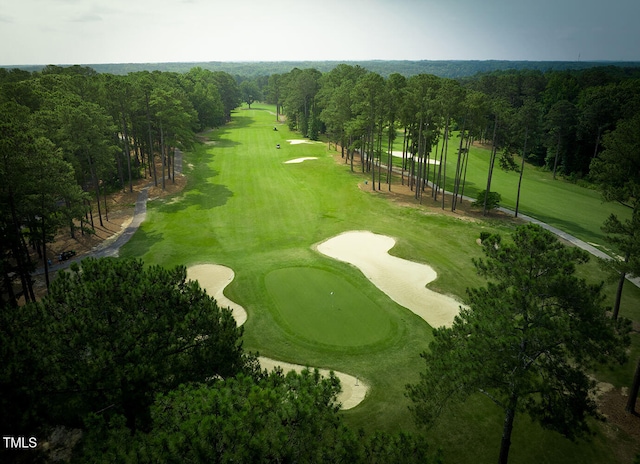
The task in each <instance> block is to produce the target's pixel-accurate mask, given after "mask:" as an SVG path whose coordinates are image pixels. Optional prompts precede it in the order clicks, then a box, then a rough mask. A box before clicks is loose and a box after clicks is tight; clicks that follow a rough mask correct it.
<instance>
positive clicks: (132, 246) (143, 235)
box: [119, 228, 164, 258]
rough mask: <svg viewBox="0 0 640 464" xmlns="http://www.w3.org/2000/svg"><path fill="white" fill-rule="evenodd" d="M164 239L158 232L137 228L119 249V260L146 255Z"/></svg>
mask: <svg viewBox="0 0 640 464" xmlns="http://www.w3.org/2000/svg"><path fill="white" fill-rule="evenodd" d="M163 239H164V237H163V234H162V233H160V232H154V231H152V232H148V231H146V230H144V229H142V228H139V229H138V230H137V231H136V233H135V234H134V235H133V237H131V240H129V241H128V242H127V243H125V244H124V245H123V246H122V248H120V251H119V256H120V257H121V258H135V257H139V256H144V255H146V254H147V253H148V252H149V251H150V250H151V247H152V246H153V245H155V244H156V243H159V242H161V241H162V240H163Z"/></svg>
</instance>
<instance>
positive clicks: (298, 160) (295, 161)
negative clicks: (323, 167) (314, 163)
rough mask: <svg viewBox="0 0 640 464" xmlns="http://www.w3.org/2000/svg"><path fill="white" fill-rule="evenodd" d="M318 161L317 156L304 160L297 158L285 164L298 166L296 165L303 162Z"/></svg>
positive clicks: (306, 157) (307, 157)
mask: <svg viewBox="0 0 640 464" xmlns="http://www.w3.org/2000/svg"><path fill="white" fill-rule="evenodd" d="M317 159H318V158H317V157H316V156H305V157H304V158H296V159H292V160H289V161H285V162H284V164H296V163H302V162H303V161H307V160H317Z"/></svg>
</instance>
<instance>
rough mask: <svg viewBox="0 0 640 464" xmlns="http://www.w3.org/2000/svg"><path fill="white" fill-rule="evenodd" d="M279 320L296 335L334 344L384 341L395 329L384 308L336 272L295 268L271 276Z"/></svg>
mask: <svg viewBox="0 0 640 464" xmlns="http://www.w3.org/2000/svg"><path fill="white" fill-rule="evenodd" d="M265 284H266V287H267V291H268V292H269V295H270V296H271V297H272V298H273V300H274V303H275V308H276V311H277V314H278V316H279V317H278V318H277V320H278V322H280V323H282V325H283V326H284V327H285V328H286V329H287V330H288V331H290V332H291V333H292V334H293V336H295V337H301V338H302V339H303V340H305V341H306V340H309V341H312V342H317V343H320V344H324V345H328V347H332V346H337V347H346V346H348V347H355V346H363V345H371V344H375V343H380V342H382V341H384V340H385V339H386V338H388V337H389V336H390V334H391V331H392V323H391V320H390V318H389V316H388V314H387V312H386V310H385V309H384V308H382V307H381V306H380V305H378V304H377V303H376V302H374V301H372V300H371V299H369V298H368V297H367V296H366V295H364V294H363V293H362V292H361V291H360V290H359V289H358V288H357V287H356V286H354V285H352V284H351V283H350V282H347V281H346V280H345V279H344V278H342V277H340V276H338V275H336V274H335V273H333V272H327V271H324V270H322V269H316V268H311V267H289V268H285V269H277V270H275V271H272V272H270V273H269V274H267V276H266V279H265Z"/></svg>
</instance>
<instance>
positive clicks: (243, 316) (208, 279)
mask: <svg viewBox="0 0 640 464" xmlns="http://www.w3.org/2000/svg"><path fill="white" fill-rule="evenodd" d="M234 277H235V274H234V272H233V270H232V269H230V268H228V267H226V266H221V265H219V264H197V265H195V266H190V267H188V268H187V279H190V280H197V281H198V283H199V284H200V286H201V287H202V288H203V289H205V290H206V291H207V293H208V294H209V295H211V296H212V297H213V298H215V300H216V301H217V302H218V306H220V307H221V308H226V307H229V308H230V309H231V311H232V314H233V318H234V319H235V320H236V324H238V325H242V324H244V323H245V322H247V311H246V310H245V309H244V308H243V307H242V306H240V305H239V304H237V303H235V302H233V301H231V300H230V299H229V298H227V297H226V296H224V293H223V292H224V289H225V287H226V286H227V285H229V284H230V283H231V281H232V280H233V278H234Z"/></svg>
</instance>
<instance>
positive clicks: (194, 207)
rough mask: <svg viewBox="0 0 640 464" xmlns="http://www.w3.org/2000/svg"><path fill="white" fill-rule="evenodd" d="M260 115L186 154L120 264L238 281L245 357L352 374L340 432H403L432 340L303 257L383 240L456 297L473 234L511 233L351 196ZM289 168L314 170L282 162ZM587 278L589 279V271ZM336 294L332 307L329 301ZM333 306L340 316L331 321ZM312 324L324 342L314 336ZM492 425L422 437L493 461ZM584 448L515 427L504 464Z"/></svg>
mask: <svg viewBox="0 0 640 464" xmlns="http://www.w3.org/2000/svg"><path fill="white" fill-rule="evenodd" d="M272 110H273V109H272V108H270V107H266V106H265V107H257V108H254V109H252V110H240V111H237V112H236V113H234V115H233V122H232V123H230V124H229V125H228V126H226V127H224V128H222V129H219V130H215V131H212V132H211V133H209V134H207V135H208V137H209V138H210V140H211V142H212V143H210V144H203V145H200V146H198V147H196V149H195V150H194V151H193V152H191V153H187V154H185V160H184V162H183V166H185V172H186V174H187V177H188V183H187V187H186V189H185V191H184V192H183V193H181V194H180V195H177V196H175V197H174V198H171V199H168V200H153V201H150V202H149V210H148V215H147V220H146V221H145V222H144V223H143V225H142V227H141V228H140V230H139V231H138V232H137V233H136V234H135V236H134V237H133V239H132V240H131V241H130V242H129V243H128V244H127V245H126V246H125V247H124V248H123V249H122V250H121V256H136V257H142V258H143V259H144V260H145V262H147V263H149V264H161V265H163V266H174V265H177V264H184V265H187V266H188V265H191V264H196V263H218V264H223V265H226V266H229V267H231V268H232V269H233V270H234V271H235V273H236V278H235V279H234V281H233V282H232V283H231V284H230V285H229V286H228V287H227V288H226V290H225V294H226V295H227V296H228V297H229V298H231V299H232V300H234V301H236V302H238V303H239V304H241V305H243V306H244V307H245V308H246V309H247V311H248V314H249V318H248V320H247V323H246V324H245V334H244V347H245V348H246V349H248V350H250V351H259V352H260V354H262V355H266V356H270V357H273V358H276V359H281V360H283V361H289V362H294V363H300V364H305V365H310V366H316V367H323V368H330V369H335V370H339V371H343V372H346V373H349V374H352V375H355V376H357V377H358V378H360V379H363V380H364V381H365V382H367V383H368V384H369V385H371V387H372V388H371V390H370V393H369V395H368V397H367V399H366V400H365V401H364V402H363V403H362V404H361V405H360V406H358V407H356V408H354V409H353V410H349V411H345V412H343V415H344V418H345V420H346V421H347V422H348V423H349V424H350V425H352V426H354V427H362V428H364V429H365V430H368V431H374V430H387V431H398V430H409V431H415V426H414V424H413V420H412V418H411V416H410V414H409V413H408V409H407V407H408V406H409V401H408V400H407V398H406V397H405V385H406V384H407V383H414V382H416V381H417V380H418V376H419V372H420V371H421V370H422V369H423V368H424V366H423V362H422V360H421V358H420V357H419V354H420V353H421V352H422V351H424V350H425V349H427V347H428V344H429V342H430V341H431V340H432V334H431V328H430V327H429V326H428V324H426V323H425V322H424V321H423V320H422V319H420V318H418V317H417V316H415V315H414V314H413V313H411V312H410V311H408V310H406V309H405V308H402V307H400V306H399V305H397V304H396V303H394V302H393V301H391V300H390V299H389V298H388V297H387V296H386V295H384V294H383V293H382V292H380V291H379V290H378V289H377V288H376V287H374V286H373V285H372V284H371V283H370V282H369V281H368V280H367V279H366V278H365V277H364V276H363V275H362V273H361V272H360V271H358V270H357V269H355V268H354V267H352V266H350V265H348V264H345V263H342V262H338V261H335V260H332V259H330V258H327V257H325V256H323V255H321V254H319V253H317V252H316V251H314V249H313V245H314V244H317V243H319V242H321V241H323V240H326V239H327V238H330V237H332V236H334V235H337V234H338V233H341V232H344V231H347V230H371V231H372V232H375V233H381V234H386V235H390V236H392V237H395V238H396V240H397V244H396V246H395V247H394V248H393V249H392V250H391V253H392V254H394V255H397V256H400V257H402V258H405V259H410V260H413V261H418V262H424V263H427V264H429V265H431V266H432V267H433V268H434V269H435V270H436V272H438V279H437V280H436V281H435V282H433V283H432V284H430V288H434V289H437V290H439V291H443V292H446V293H449V294H453V295H456V296H457V297H459V298H463V297H464V295H465V289H466V288H468V287H476V286H480V285H483V284H484V280H482V279H480V278H479V277H478V276H477V275H476V274H475V271H474V268H473V265H472V263H471V259H472V258H478V257H481V249H480V247H478V245H477V244H476V239H477V238H478V236H479V234H480V231H489V232H499V233H502V234H503V235H508V234H509V232H510V231H511V230H512V229H513V227H514V225H513V223H511V222H503V221H497V220H495V219H494V220H487V221H470V220H464V219H463V218H461V217H456V216H446V215H440V214H434V213H433V212H430V211H427V210H425V209H424V208H423V207H421V206H419V205H417V204H403V205H400V204H397V203H394V202H391V201H389V198H388V197H387V196H386V194H385V193H384V192H376V193H372V192H371V190H370V186H369V188H365V187H363V186H362V184H363V181H364V180H365V179H368V176H365V177H363V176H362V175H361V174H358V173H351V172H350V170H349V167H348V166H344V165H342V164H340V163H336V162H335V161H334V159H333V156H334V154H335V153H336V152H334V151H328V149H327V147H326V145H324V144H297V145H292V144H289V143H288V142H287V140H288V139H299V138H300V136H299V135H298V134H295V133H291V132H290V131H288V130H287V128H286V126H284V125H279V124H277V123H275V121H274V120H275V116H274V115H273V114H272V112H271V111H272ZM274 125H277V127H278V131H274V130H273V126H274ZM278 143H279V144H280V145H281V149H279V150H278V149H276V144H278ZM299 157H317V158H318V159H316V160H311V161H305V162H303V163H300V164H285V163H284V161H287V160H290V159H294V158H299ZM189 166H192V167H189ZM585 272H586V273H587V274H588V275H589V276H591V277H594V278H597V277H598V269H597V266H596V265H595V263H592V264H590V267H588V269H587V270H586V271H585ZM338 282H344V286H339V284H338ZM294 286H297V288H296V290H295V291H294V290H293V287H294ZM607 288H608V292H609V294H613V292H612V291H611V289H612V286H611V285H610V286H608V287H607ZM336 289H337V290H336ZM331 291H333V292H334V295H331ZM346 293H348V294H349V295H346ZM338 295H339V300H340V301H337V302H336V301H333V302H332V298H331V297H332V296H338ZM335 299H338V298H335ZM625 301H626V302H625V306H624V307H623V310H622V311H623V314H624V313H625V311H630V310H631V308H637V307H638V306H640V305H638V303H639V302H640V295H638V294H637V293H634V291H633V290H630V289H629V286H628V287H627V289H626V290H625ZM334 305H336V306H338V307H339V308H340V310H341V311H343V312H345V314H342V315H337V314H336V313H337V309H336V307H334ZM330 311H334V312H333V313H331V312H330ZM312 313H314V314H312ZM325 316H326V317H325ZM307 317H310V318H311V317H313V318H316V321H317V322H316V323H315V324H313V323H312V322H311V320H310V319H309V320H307ZM358 318H364V319H365V320H363V321H362V324H363V325H359V324H354V321H356V320H357V319H358ZM367 318H369V319H371V320H370V321H366V319H367ZM372 322H373V323H372ZM367 323H369V324H370V325H369V326H368V327H367V326H366V324H367ZM319 324H323V325H324V327H326V328H327V329H328V331H330V330H332V329H334V330H335V333H334V334H327V333H320V331H319V330H314V327H315V326H316V325H319ZM315 328H316V329H318V328H319V327H315ZM630 365H631V363H628V364H627V366H625V368H624V369H618V370H615V371H614V372H611V373H608V374H607V375H608V376H609V377H610V378H611V380H610V381H613V382H614V383H615V384H616V386H617V387H620V386H623V385H625V381H626V380H625V379H626V375H627V373H626V371H625V369H626V370H627V371H629V370H632V367H630ZM623 371H624V372H623ZM501 420H502V416H501V413H500V411H499V410H498V409H497V408H496V407H495V406H494V405H493V404H491V403H489V402H486V401H485V400H484V399H483V398H472V399H471V400H470V401H468V402H467V403H465V404H464V405H462V406H461V407H460V408H459V409H458V410H457V411H455V412H454V414H452V415H450V416H447V417H445V418H444V420H443V421H442V422H441V423H440V424H439V425H438V427H437V428H436V429H435V431H434V430H432V431H431V432H427V433H428V437H429V441H430V443H432V445H433V446H434V447H438V446H442V447H443V448H444V449H445V458H447V459H448V462H460V463H466V462H469V463H471V462H473V463H477V462H494V461H495V460H496V458H497V452H498V445H499V436H500V432H501ZM596 437H597V438H596V439H595V440H594V442H592V443H591V444H583V443H582V444H573V443H571V442H569V441H568V440H565V439H564V438H562V437H560V436H559V435H558V434H554V433H549V432H544V431H542V430H541V429H540V427H539V426H537V425H535V424H530V423H529V422H527V420H525V419H524V417H523V418H522V419H517V421H516V429H515V434H514V447H513V454H514V460H513V462H531V463H534V462H536V463H537V462H567V456H575V457H576V458H577V459H578V461H579V462H585V463H596V462H602V456H607V455H611V454H612V453H611V447H612V446H615V442H611V440H606V439H605V438H604V437H603V435H602V433H598V434H597V436H596ZM530 438H531V439H530ZM533 440H535V442H534V441H533ZM612 443H613V444H612ZM516 448H518V450H516ZM516 455H517V456H518V457H517V458H516V457H515V456H516ZM569 461H571V459H570V460H569Z"/></svg>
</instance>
